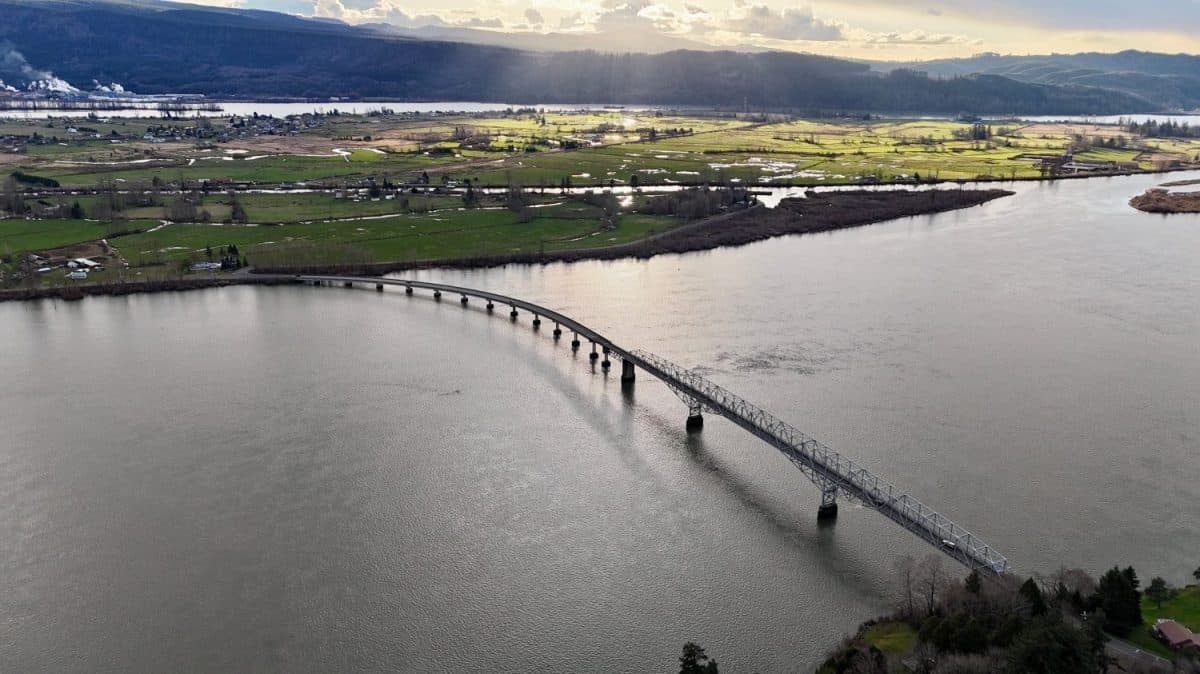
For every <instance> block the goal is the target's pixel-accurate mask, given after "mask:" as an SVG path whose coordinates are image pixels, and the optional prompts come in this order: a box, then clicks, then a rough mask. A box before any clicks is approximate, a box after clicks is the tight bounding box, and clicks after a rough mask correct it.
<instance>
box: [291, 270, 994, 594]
mask: <svg viewBox="0 0 1200 674" xmlns="http://www.w3.org/2000/svg"><path fill="white" fill-rule="evenodd" d="M294 280H295V281H296V282H297V283H312V284H314V285H337V284H341V285H344V286H353V285H355V284H360V285H370V284H374V285H375V288H376V289H377V290H380V291H382V290H383V288H384V286H401V287H403V288H404V289H405V292H407V293H408V294H412V293H413V292H414V290H415V289H422V290H432V291H433V292H434V296H435V298H437V299H441V296H442V294H443V293H446V294H449V295H457V296H458V297H459V301H460V302H461V303H462V304H463V305H464V306H466V305H467V304H468V303H469V301H470V298H477V299H481V300H484V301H486V302H487V309H488V311H489V312H491V311H494V310H495V305H503V306H506V307H508V308H509V316H510V318H511V319H512V320H514V321H515V320H517V318H518V316H519V313H520V311H527V312H529V313H531V314H533V317H534V320H533V326H534V328H535V329H538V328H539V327H540V326H541V322H542V320H543V319H545V320H547V321H550V322H552V323H554V338H555V339H558V338H560V337H561V335H562V334H563V331H564V330H566V331H570V332H571V333H572V335H573V338H572V340H571V346H572V348H573V349H578V348H580V346H581V345H582V342H581V340H580V338H581V337H582V338H583V339H586V340H588V342H590V344H591V353H590V354H589V358H591V360H592V361H593V362H595V361H597V360H601V358H602V359H603V360H601V367H602V368H603V369H604V370H605V371H607V370H608V369H609V367H610V366H611V361H610V360H609V359H610V357H615V358H618V359H620V360H621V362H622V372H621V381H622V384H623V385H631V384H632V383H633V381H634V377H635V374H634V372H635V368H641V369H642V370H643V371H645V372H647V373H649V374H651V375H653V376H654V377H656V378H658V379H659V380H661V381H662V382H663V383H665V384H666V385H667V386H668V387H669V388H670V389H671V390H672V391H674V392H675V394H676V395H677V396H679V398H680V399H681V400H683V401H684V403H686V404H687V405H688V410H689V416H688V429H689V430H693V431H695V430H699V429H700V428H701V427H702V425H703V416H702V413H703V411H705V410H707V411H709V412H712V413H714V414H719V415H721V416H723V417H725V418H726V419H728V420H730V421H732V422H733V423H734V424H736V425H738V426H740V427H742V428H743V429H745V430H746V431H749V432H750V433H751V434H752V435H754V436H756V437H758V438H759V439H761V440H763V441H764V442H766V443H767V444H769V445H771V446H773V447H775V448H776V449H777V450H779V451H780V452H782V453H783V454H784V456H786V457H787V458H788V460H790V461H791V462H792V463H793V464H794V465H795V466H796V467H797V468H799V469H800V471H801V472H802V473H803V474H804V475H805V476H806V477H808V478H809V479H810V480H811V481H812V482H813V483H814V484H815V485H816V486H817V487H818V488H819V489H820V490H821V507H820V510H819V511H818V519H832V518H834V517H836V516H837V499H838V497H839V496H843V497H846V498H850V499H853V500H855V501H858V502H859V503H861V504H863V505H864V506H866V507H868V508H871V509H873V510H876V511H878V512H879V513H881V514H882V515H883V516H884V517H887V518H888V519H890V520H892V521H893V522H895V523H896V524H899V525H900V526H902V527H904V528H905V529H907V530H908V531H910V532H912V533H913V534H915V535H916V536H917V537H918V538H920V539H921V540H923V541H925V542H927V543H929V544H930V545H932V546H933V547H935V548H937V549H938V550H940V551H941V552H943V553H945V554H946V555H948V556H949V557H951V558H953V559H954V560H956V561H958V562H960V563H962V564H963V565H965V566H966V567H968V568H971V569H976V570H979V571H981V572H988V573H991V574H995V575H1003V574H1005V573H1008V572H1010V571H1012V568H1011V567H1010V566H1009V564H1008V560H1007V559H1006V558H1005V557H1004V556H1003V555H1001V554H1000V553H998V552H997V551H996V550H994V549H993V548H992V547H991V546H989V545H987V544H986V543H984V542H983V541H981V540H979V538H978V537H976V536H975V535H974V534H972V533H971V532H969V531H967V530H965V529H963V528H962V527H960V526H958V525H957V524H955V523H954V522H952V521H950V520H949V519H947V518H946V517H944V516H943V515H941V514H939V513H937V512H935V511H934V510H932V509H931V508H929V507H928V506H926V505H924V504H922V503H921V502H920V501H918V500H916V499H915V498H913V497H912V496H909V495H908V494H905V493H903V492H901V491H900V490H899V489H898V488H896V487H895V486H894V485H892V484H890V483H888V482H887V481H886V480H881V479H880V478H879V477H877V476H875V475H873V474H872V473H871V472H870V471H868V470H867V469H866V468H864V467H862V466H860V465H858V464H856V463H854V462H853V461H851V460H850V459H847V458H846V457H844V456H842V455H840V454H838V453H837V452H835V451H833V450H832V449H830V448H829V447H827V446H825V445H824V444H823V443H821V442H818V441H816V440H814V439H812V438H810V437H809V436H807V435H805V434H804V433H803V432H801V431H800V430H798V429H796V428H794V427H792V426H791V425H789V424H787V423H785V422H783V421H781V420H780V419H778V418H776V417H774V416H773V415H771V414H770V413H769V412H767V411H766V410H763V409H761V408H759V407H757V406H756V405H753V404H751V403H749V402H747V401H745V400H743V399H742V398H740V397H738V396H737V395H735V394H733V393H731V392H729V391H727V390H726V389H724V388H722V387H720V386H718V385H716V384H714V383H712V382H710V381H708V380H707V379H705V378H704V377H701V376H700V375H698V374H696V373H694V372H692V371H690V370H686V369H684V368H682V367H680V366H678V365H675V364H674V363H671V362H670V361H668V360H665V359H663V358H660V357H659V356H656V355H654V354H652V353H647V352H645V351H638V350H628V349H624V348H621V347H620V346H617V345H616V344H614V343H613V342H612V340H609V339H608V338H606V337H605V336H604V335H601V334H600V333H599V332H596V331H595V330H593V329H591V328H589V327H588V326H586V325H584V324H582V323H580V322H578V321H576V320H574V319H572V318H571V317H569V316H565V315H563V314H560V313H558V312H557V311H554V310H552V309H548V308H546V307H543V306H539V305H537V304H534V303H532V302H526V301H525V300H521V299H518V298H515V297H509V296H507V295H501V294H499V293H493V292H489V291H487V290H478V289H475V288H464V287H460V286H454V285H448V284H444V283H430V282H428V281H413V280H406V279H391V278H376V277H364V276H325V275H308V274H302V275H297V276H295V277H294Z"/></svg>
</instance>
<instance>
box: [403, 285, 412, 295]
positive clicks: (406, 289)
mask: <svg viewBox="0 0 1200 674" xmlns="http://www.w3.org/2000/svg"><path fill="white" fill-rule="evenodd" d="M404 294H405V295H411V294H412V286H404Z"/></svg>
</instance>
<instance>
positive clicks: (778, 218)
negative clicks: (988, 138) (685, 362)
mask: <svg viewBox="0 0 1200 674" xmlns="http://www.w3.org/2000/svg"><path fill="white" fill-rule="evenodd" d="M1011 194H1013V193H1012V192H1009V191H1007V190H998V189H992V190H923V191H917V190H884V191H878V190H876V191H871V190H858V191H841V192H825V193H815V192H814V193H810V194H809V196H808V197H807V198H803V199H799V198H792V199H784V200H783V201H781V202H780V203H779V205H778V206H777V207H775V208H773V209H766V208H763V207H761V206H751V207H748V208H744V209H741V210H736V211H733V212H730V213H725V214H723V215H718V216H716V217H712V218H708V219H705V220H700V221H698V222H695V223H691V224H687V225H682V226H680V227H677V228H675V229H672V230H670V231H668V232H663V233H662V234H658V235H655V236H652V237H649V238H646V239H643V240H641V241H637V242H634V243H629V244H623V245H619V246H610V247H606V248H588V249H573V250H561V251H548V252H545V253H520V254H513V255H491V256H479V257H460V258H447V259H435V260H415V261H401V262H382V263H373V264H351V265H310V266H277V267H265V268H259V269H256V270H255V272H256V273H267V274H288V273H306V274H357V275H365V276H379V275H382V274H389V273H393V272H398V271H405V270H409V269H425V268H430V267H443V268H454V269H475V268H485V267H498V266H503V265H506V264H545V263H549V262H576V261H580V260H616V259H622V258H637V259H645V258H650V257H654V256H655V255H663V254H668V253H687V252H693V251H699V250H711V249H714V248H720V247H724V246H738V245H744V244H747V243H753V242H755V241H761V240H764V239H769V238H772V237H776V236H783V235H787V234H810V233H814V232H823V231H830V230H835V229H844V228H847V227H859V226H863V225H869V224H874V223H877V222H883V221H886V220H894V219H897V218H905V217H912V216H916V215H930V214H934V213H943V212H946V211H953V210H959V209H963V208H970V207H972V206H978V205H980V204H984V203H987V202H989V201H992V200H993V199H998V198H1000V197H1005V196H1009V195H1011Z"/></svg>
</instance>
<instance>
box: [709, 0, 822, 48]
mask: <svg viewBox="0 0 1200 674" xmlns="http://www.w3.org/2000/svg"><path fill="white" fill-rule="evenodd" d="M725 27H726V28H727V29H729V30H732V31H734V32H738V33H746V34H748V35H760V36H762V37H766V38H771V39H775V40H805V41H811V42H830V41H839V40H844V39H846V36H845V34H844V33H843V30H842V26H841V25H840V24H836V23H828V22H825V21H822V20H820V19H818V18H816V17H815V16H813V12H812V8H811V7H801V8H796V9H793V8H791V7H788V8H785V9H783V10H781V11H779V12H776V11H774V10H772V9H771V8H770V7H767V6H766V5H746V4H744V3H743V4H741V5H740V6H739V8H738V10H737V13H736V15H735V16H734V17H731V19H730V20H729V21H728V22H727V23H726V25H725Z"/></svg>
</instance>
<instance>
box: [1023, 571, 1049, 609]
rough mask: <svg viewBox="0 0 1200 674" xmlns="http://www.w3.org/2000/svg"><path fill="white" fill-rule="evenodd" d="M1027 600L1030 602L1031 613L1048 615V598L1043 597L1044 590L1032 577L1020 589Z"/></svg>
mask: <svg viewBox="0 0 1200 674" xmlns="http://www.w3.org/2000/svg"><path fill="white" fill-rule="evenodd" d="M1018 592H1019V593H1020V594H1021V596H1022V597H1023V598H1024V599H1025V601H1027V602H1029V615H1032V616H1035V617H1036V616H1040V615H1046V600H1045V598H1043V597H1042V590H1041V588H1039V587H1038V584H1037V583H1036V582H1034V580H1033V579H1032V578H1030V579H1029V580H1026V581H1025V582H1024V583H1022V584H1021V589H1020V590H1018Z"/></svg>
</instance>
